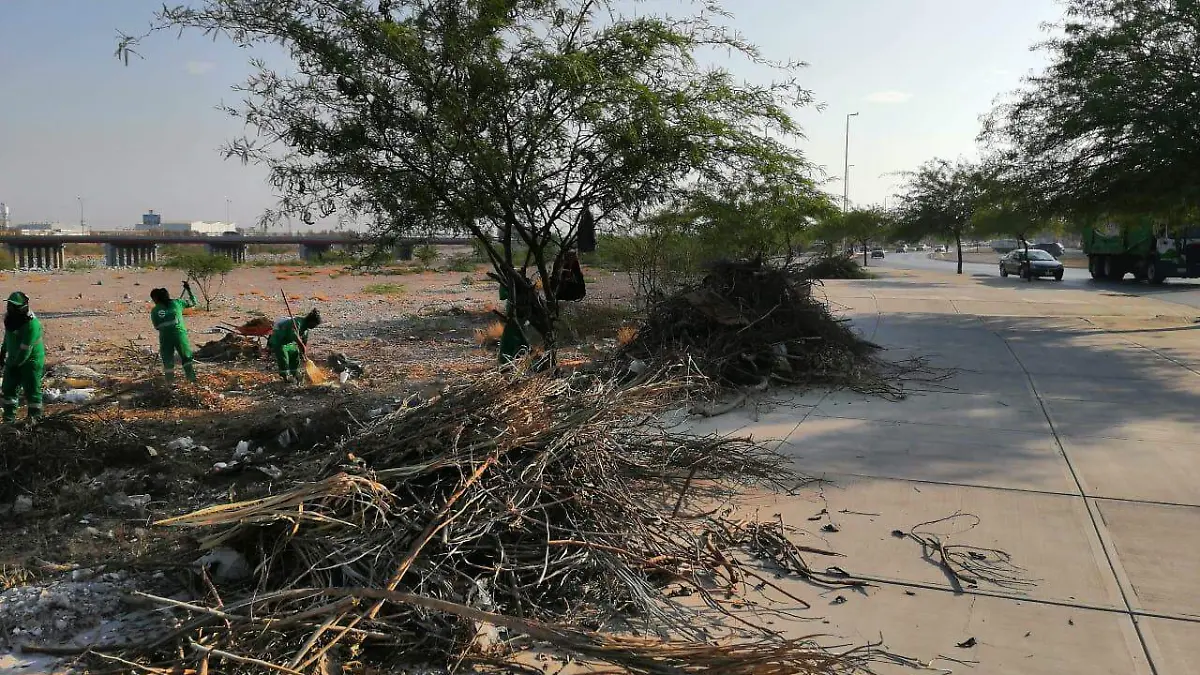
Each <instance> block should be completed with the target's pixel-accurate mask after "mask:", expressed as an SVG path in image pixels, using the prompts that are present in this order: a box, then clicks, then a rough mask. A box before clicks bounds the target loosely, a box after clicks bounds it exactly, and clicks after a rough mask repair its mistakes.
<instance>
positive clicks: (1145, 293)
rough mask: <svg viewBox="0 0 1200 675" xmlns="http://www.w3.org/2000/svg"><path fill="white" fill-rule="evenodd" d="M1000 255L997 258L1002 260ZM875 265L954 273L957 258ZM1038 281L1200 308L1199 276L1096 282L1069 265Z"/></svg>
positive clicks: (987, 270)
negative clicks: (1058, 275) (1057, 275)
mask: <svg viewBox="0 0 1200 675" xmlns="http://www.w3.org/2000/svg"><path fill="white" fill-rule="evenodd" d="M999 258H1000V256H999V255H997V256H996V259H997V260H999ZM870 264H871V266H872V267H885V268H887V267H890V268H893V269H917V270H931V271H934V272H944V273H946V274H954V271H955V265H956V261H955V260H954V259H953V257H952V258H951V259H949V260H935V259H932V258H930V257H929V254H928V253H888V254H887V257H886V258H884V259H883V260H872V261H871V263H870ZM963 274H965V275H971V276H987V277H997V278H999V276H1000V269H999V266H998V265H997V264H988V263H966V262H964V263H963ZM1009 279H1010V280H1011V281H1012V283H1013V284H1022V283H1029V282H1026V281H1023V280H1021V279H1018V278H1016V277H1011V276H1010V277H1009ZM1033 283H1035V284H1043V285H1057V286H1062V287H1065V288H1073V289H1076V290H1080V289H1082V290H1090V291H1094V292H1096V293H1122V294H1126V295H1132V296H1137V297H1153V298H1155V299H1158V300H1164V301H1167V302H1173V303H1176V304H1180V305H1187V306H1188V307H1195V308H1197V309H1200V280H1197V279H1168V280H1167V282H1166V283H1165V284H1163V285H1162V286H1151V285H1149V284H1147V283H1145V282H1137V281H1134V280H1133V277H1126V278H1125V280H1124V281H1121V282H1112V281H1093V280H1092V277H1091V275H1089V274H1088V271H1087V270H1082V269H1072V268H1069V267H1068V268H1067V269H1066V272H1065V274H1064V275H1063V280H1062V281H1061V282H1056V281H1054V280H1053V279H1039V280H1036V281H1034V282H1033Z"/></svg>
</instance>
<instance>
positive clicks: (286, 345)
mask: <svg viewBox="0 0 1200 675" xmlns="http://www.w3.org/2000/svg"><path fill="white" fill-rule="evenodd" d="M320 325H321V313H320V312H318V311H317V310H316V309H313V311H311V312H309V313H308V314H307V315H306V316H302V317H299V318H295V319H293V318H292V317H290V316H286V317H284V318H282V319H280V320H278V321H276V322H275V330H273V331H271V337H269V338H267V347H268V348H270V350H271V353H272V354H274V355H275V363H276V364H278V365H279V377H281V378H283V381H284V382H299V381H300V357H301V356H302V355H304V356H307V354H306V352H307V350H308V331H310V330H312V329H314V328H316V327H317V326H320Z"/></svg>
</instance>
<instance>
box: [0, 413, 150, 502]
mask: <svg viewBox="0 0 1200 675" xmlns="http://www.w3.org/2000/svg"><path fill="white" fill-rule="evenodd" d="M144 460H145V445H144V443H143V442H141V440H140V439H139V437H138V435H137V434H136V433H135V432H134V431H133V430H132V429H131V428H130V427H129V426H128V425H126V424H124V423H123V422H122V421H121V420H119V419H104V418H102V417H100V416H88V415H82V414H79V415H64V414H57V415H51V416H49V417H47V418H45V419H44V420H42V421H41V422H40V423H39V424H38V425H37V426H35V427H25V426H13V425H0V503H2V502H11V501H12V500H13V499H14V498H15V497H16V496H17V495H21V494H40V493H42V492H45V491H48V490H51V489H58V488H61V484H62V483H63V482H64V481H70V480H73V479H76V478H79V477H82V476H86V475H90V474H92V473H95V472H98V471H101V470H103V469H104V468H105V467H108V466H128V465H130V464H133V463H137V462H142V461H144Z"/></svg>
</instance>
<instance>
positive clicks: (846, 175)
mask: <svg viewBox="0 0 1200 675" xmlns="http://www.w3.org/2000/svg"><path fill="white" fill-rule="evenodd" d="M851 117H858V113H856V112H852V113H849V114H847V115H846V164H845V169H846V170H845V171H844V172H843V173H842V213H845V212H847V211H849V210H850V118H851Z"/></svg>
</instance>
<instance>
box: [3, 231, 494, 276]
mask: <svg viewBox="0 0 1200 675" xmlns="http://www.w3.org/2000/svg"><path fill="white" fill-rule="evenodd" d="M470 241H471V240H470V239H467V238H463V237H432V238H427V239H402V240H399V241H397V242H396V244H395V251H396V257H397V258H399V259H400V260H412V257H413V248H414V247H415V246H416V245H418V244H426V243H427V244H431V245H434V246H465V245H468V244H470ZM67 244H102V245H103V246H104V261H105V263H106V264H107V265H108V266H109V267H137V266H141V265H151V264H154V263H156V262H157V261H158V247H159V246H163V245H202V246H204V247H205V248H206V249H207V250H208V252H209V253H212V254H217V255H225V256H229V257H230V258H233V260H234V261H235V262H245V261H246V254H247V252H248V250H249V247H250V245H251V244H270V245H275V246H278V245H293V246H297V247H298V248H299V254H300V257H301V258H303V259H305V260H315V259H319V258H320V257H321V256H323V255H325V254H327V253H329V252H330V251H331V250H333V249H334V248H340V249H344V250H355V249H358V248H360V247H363V246H369V245H371V244H372V241H371V239H369V238H367V237H362V236H353V235H344V234H342V235H327V234H302V235H267V234H251V235H223V236H219V237H209V236H203V235H194V234H158V233H149V232H147V233H140V232H139V233H100V232H92V233H88V234H80V235H69V234H66V235H63V234H54V235H33V234H4V233H0V245H3V246H4V247H5V248H7V249H8V252H9V253H11V254H12V257H13V260H14V262H15V265H16V267H17V269H23V270H27V269H60V268H62V267H64V266H65V264H66V257H67V256H66V245H67Z"/></svg>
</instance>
